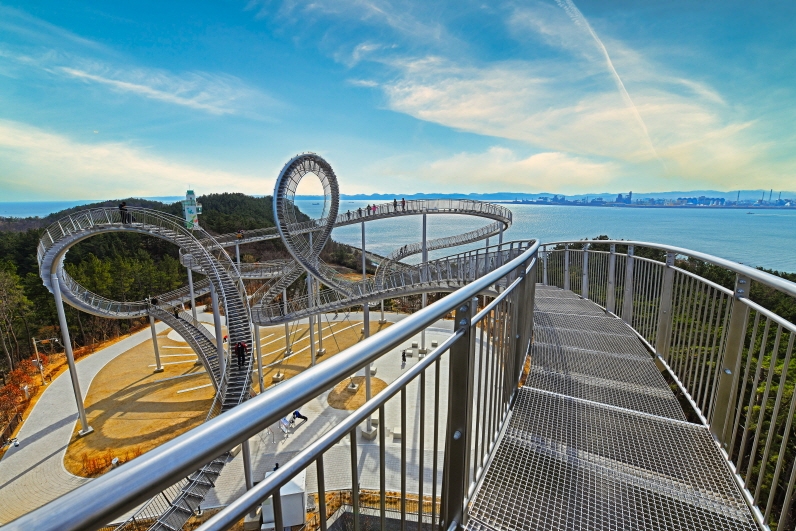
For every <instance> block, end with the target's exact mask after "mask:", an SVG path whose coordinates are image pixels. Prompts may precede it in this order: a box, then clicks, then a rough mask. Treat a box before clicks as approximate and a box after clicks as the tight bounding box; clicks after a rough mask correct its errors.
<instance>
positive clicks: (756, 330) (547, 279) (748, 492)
mask: <svg viewBox="0 0 796 531" xmlns="http://www.w3.org/2000/svg"><path fill="white" fill-rule="evenodd" d="M618 251H623V252H618ZM540 254H541V263H542V268H540V270H539V277H538V280H539V281H540V282H543V283H544V284H548V285H553V286H558V287H560V288H563V289H571V290H572V291H574V292H576V293H580V294H581V296H582V297H584V298H588V299H591V300H592V301H594V302H596V303H597V304H599V305H601V306H602V307H604V308H605V309H606V311H608V312H610V313H613V314H615V315H617V316H618V317H620V318H622V319H623V320H624V321H626V322H627V323H628V324H630V325H631V326H632V327H633V329H634V330H635V331H636V333H637V334H638V335H639V337H640V338H641V339H642V340H643V341H644V342H645V343H646V344H647V346H648V347H649V348H650V350H651V351H652V352H654V353H655V354H656V356H657V358H658V360H659V362H660V363H661V364H662V365H663V366H664V367H665V368H666V371H667V372H668V374H669V375H670V377H671V378H672V380H673V382H674V383H675V384H676V385H677V387H679V389H680V391H681V392H682V395H683V397H684V399H685V400H687V402H688V403H690V405H691V406H692V407H693V409H694V413H695V415H696V416H697V417H698V418H699V420H700V421H701V422H702V423H703V424H705V425H706V426H708V427H709V428H710V431H711V433H712V434H713V436H714V439H715V440H716V442H717V445H718V446H719V447H720V448H721V450H722V452H723V454H724V455H725V457H726V458H727V460H728V463H729V465H730V467H731V469H732V470H733V472H734V476H735V478H736V481H737V483H738V485H739V486H740V487H741V488H742V490H743V492H744V495H745V497H746V500H747V502H748V504H749V506H750V507H751V508H752V511H753V514H754V515H755V517H756V519H757V520H758V523H760V524H761V525H762V526H765V527H766V528H769V529H777V530H792V529H794V528H796V519H794V512H796V501H795V500H794V497H793V494H794V486H795V485H796V433H794V432H796V426H794V423H793V417H794V414H795V413H796V392H794V389H796V362H794V361H793V360H792V357H793V350H794V338H796V324H794V322H792V321H790V320H788V318H786V317H788V316H789V318H790V319H791V320H792V319H794V317H796V311H794V308H796V284H794V283H792V282H788V281H787V280H785V279H782V278H779V277H776V276H774V275H770V274H768V273H765V272H763V271H760V270H757V269H754V268H751V267H748V266H744V265H741V264H737V263H734V262H731V261H729V260H724V259H721V258H717V257H714V256H710V255H706V254H703V253H699V252H695V251H690V250H687V249H681V248H678V247H672V246H667V245H657V244H652V243H645V242H634V241H612V240H594V241H579V242H575V241H572V242H554V243H550V244H545V245H544V247H543V250H542V251H541V252H540ZM778 312H780V313H778Z"/></svg>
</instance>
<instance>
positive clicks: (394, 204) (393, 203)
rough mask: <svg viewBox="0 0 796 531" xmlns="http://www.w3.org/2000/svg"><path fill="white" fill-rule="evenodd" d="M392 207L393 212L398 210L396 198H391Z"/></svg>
mask: <svg viewBox="0 0 796 531" xmlns="http://www.w3.org/2000/svg"><path fill="white" fill-rule="evenodd" d="M392 209H393V211H395V212H398V200H397V199H396V198H394V197H393V198H392Z"/></svg>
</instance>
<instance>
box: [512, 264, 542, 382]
mask: <svg viewBox="0 0 796 531" xmlns="http://www.w3.org/2000/svg"><path fill="white" fill-rule="evenodd" d="M531 260H533V258H531ZM526 267H527V266H526V264H523V266H522V270H521V273H520V274H521V276H522V277H523V280H522V282H520V284H519V285H518V286H517V288H516V294H515V295H513V297H514V304H516V305H517V338H516V339H517V342H516V345H515V348H516V353H515V360H516V361H515V368H516V371H517V374H516V375H515V376H516V378H515V379H514V382H515V383H516V382H518V381H519V379H520V378H521V377H522V370H523V367H524V366H525V356H526V355H527V354H528V348H529V346H528V345H529V342H530V340H531V337H532V334H533V299H534V291H535V288H536V284H534V283H533V279H534V278H535V276H536V262H534V265H533V267H532V268H531V270H530V272H528V273H526V272H525V269H526ZM529 279H530V280H531V281H530V282H529Z"/></svg>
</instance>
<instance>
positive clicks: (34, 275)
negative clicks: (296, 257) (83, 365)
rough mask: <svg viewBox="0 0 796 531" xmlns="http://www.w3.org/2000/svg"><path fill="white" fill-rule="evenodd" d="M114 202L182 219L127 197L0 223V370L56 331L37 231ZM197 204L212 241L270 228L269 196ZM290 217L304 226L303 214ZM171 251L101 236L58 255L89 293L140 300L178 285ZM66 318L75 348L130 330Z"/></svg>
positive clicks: (276, 252) (273, 248) (278, 253)
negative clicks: (225, 235) (43, 279)
mask: <svg viewBox="0 0 796 531" xmlns="http://www.w3.org/2000/svg"><path fill="white" fill-rule="evenodd" d="M121 201H126V202H127V205H128V206H131V207H144V208H151V209H154V210H159V211H161V212H165V213H168V214H172V215H175V216H180V217H181V216H182V205H181V204H180V203H179V202H176V203H172V204H166V203H161V202H158V201H150V200H146V199H139V198H128V199H117V200H113V201H103V202H97V203H94V204H91V205H82V206H79V207H75V208H70V209H66V210H63V211H60V212H55V213H53V214H51V215H49V216H46V217H44V218H38V217H35V218H23V219H14V218H0V370H3V369H4V368H5V369H8V368H9V367H13V366H15V365H16V363H17V362H18V361H19V360H20V359H22V358H25V357H28V356H30V355H31V354H32V352H31V342H30V337H31V336H34V337H51V336H53V335H55V334H56V331H57V327H56V323H57V320H56V314H55V306H54V304H53V298H52V295H51V294H50V293H49V292H48V291H47V290H46V289H45V288H44V286H43V285H42V283H41V279H40V278H39V270H38V264H37V262H36V246H37V245H38V242H39V238H40V237H41V234H42V233H43V231H44V229H45V228H46V227H47V226H49V225H50V224H52V223H54V222H55V221H57V220H58V219H60V218H62V217H64V216H65V215H67V214H70V213H73V212H77V211H80V210H86V209H88V208H92V207H101V206H103V207H112V208H117V207H118V205H119V203H120V202H121ZM198 201H199V202H200V203H201V204H202V207H203V213H202V215H201V216H200V217H199V221H200V224H201V225H202V227H203V228H204V229H205V230H207V231H208V232H211V233H213V234H221V233H228V232H234V231H236V230H238V229H255V228H262V227H272V226H273V225H274V219H273V212H272V206H271V198H270V197H251V196H247V195H244V194H230V193H225V194H211V195H206V196H202V197H199V198H198ZM298 217H299V219H308V218H306V217H305V216H304V215H303V214H299V216H298ZM177 252H178V251H177V247H176V246H175V245H173V244H171V243H168V242H166V241H163V240H160V239H158V238H154V237H149V236H145V235H143V234H136V233H122V234H102V235H98V236H94V237H92V238H89V239H87V240H85V241H83V242H80V243H79V244H78V245H76V246H74V247H73V248H72V249H71V250H70V251H69V253H68V254H67V255H66V269H67V271H68V272H69V274H70V275H72V276H73V277H74V278H75V279H76V280H77V281H78V282H80V283H81V284H83V285H84V286H85V287H87V288H88V289H90V290H91V291H93V292H95V293H98V294H100V295H104V296H107V297H110V298H112V299H114V300H123V301H124V300H128V301H129V300H141V299H143V298H145V297H147V296H149V295H155V294H158V293H163V292H166V291H170V290H172V289H176V288H178V287H180V286H183V285H185V284H186V282H187V278H186V272H185V268H184V267H182V266H181V265H180V263H179V260H178V254H177ZM242 252H243V253H246V254H244V256H243V259H244V260H246V261H255V260H264V259H270V258H274V257H286V256H287V253H286V251H285V249H284V248H283V246H282V244H281V242H280V241H277V240H272V241H267V242H260V243H258V244H252V245H248V246H246V247H245V249H242ZM66 311H67V315H68V317H69V323H70V331H71V332H72V338H73V339H74V340H75V342H76V343H77V345H88V344H92V343H94V342H96V341H101V340H103V339H107V338H108V337H113V336H115V335H117V334H120V333H124V332H126V331H127V330H128V329H129V327H130V326H131V325H132V324H133V323H131V322H128V321H118V320H116V321H113V320H112V321H109V320H107V319H101V318H97V317H93V316H89V315H86V314H82V313H80V312H78V311H77V310H75V309H74V308H71V307H67V309H66Z"/></svg>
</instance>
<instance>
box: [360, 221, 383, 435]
mask: <svg viewBox="0 0 796 531" xmlns="http://www.w3.org/2000/svg"><path fill="white" fill-rule="evenodd" d="M367 278H368V273H367V259H366V258H365V222H364V221H363V222H362V280H366V279H367ZM362 336H363V337H364V338H367V337H370V305H369V304H368V301H364V302H363V303H362ZM370 368H371V364H370V363H368V365H367V366H366V367H365V401H368V400H370V397H371V388H370ZM381 422H382V424H381V429H382V430H384V419H383V418H382V419H381ZM365 432H366V437H370V436H371V434H372V433H373V419H372V418H371V416H370V415H368V418H367V420H366V421H365Z"/></svg>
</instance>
